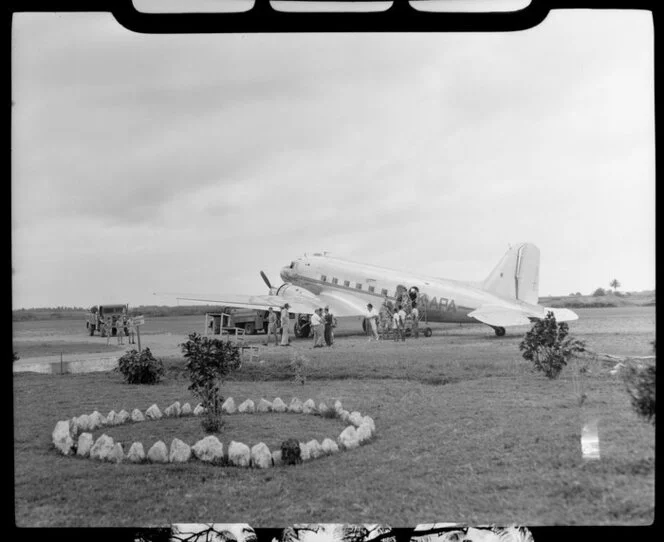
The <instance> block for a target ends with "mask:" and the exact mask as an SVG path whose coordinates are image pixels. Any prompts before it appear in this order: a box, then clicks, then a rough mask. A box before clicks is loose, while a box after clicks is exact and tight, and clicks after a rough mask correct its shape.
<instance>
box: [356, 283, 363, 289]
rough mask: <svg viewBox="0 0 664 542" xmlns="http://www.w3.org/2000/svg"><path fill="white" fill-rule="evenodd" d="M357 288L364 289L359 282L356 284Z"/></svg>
mask: <svg viewBox="0 0 664 542" xmlns="http://www.w3.org/2000/svg"><path fill="white" fill-rule="evenodd" d="M355 288H357V289H358V290H361V289H362V285H361V284H360V283H359V282H356V283H355Z"/></svg>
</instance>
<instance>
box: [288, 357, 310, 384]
mask: <svg viewBox="0 0 664 542" xmlns="http://www.w3.org/2000/svg"><path fill="white" fill-rule="evenodd" d="M308 363H309V359H308V358H307V357H305V356H303V355H302V354H301V353H300V352H298V351H296V350H293V353H292V355H291V360H290V363H289V367H290V370H291V371H292V373H293V381H294V382H299V383H300V384H302V385H303V386H304V383H305V382H306V381H307V375H306V366H307V364H308Z"/></svg>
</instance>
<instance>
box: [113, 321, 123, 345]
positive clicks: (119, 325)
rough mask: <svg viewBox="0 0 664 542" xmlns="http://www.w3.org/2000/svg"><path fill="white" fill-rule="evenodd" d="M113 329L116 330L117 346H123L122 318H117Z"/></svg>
mask: <svg viewBox="0 0 664 542" xmlns="http://www.w3.org/2000/svg"><path fill="white" fill-rule="evenodd" d="M115 327H116V328H117V330H118V344H124V338H123V337H124V329H125V328H124V321H123V318H122V316H118V319H117V320H116V321H115Z"/></svg>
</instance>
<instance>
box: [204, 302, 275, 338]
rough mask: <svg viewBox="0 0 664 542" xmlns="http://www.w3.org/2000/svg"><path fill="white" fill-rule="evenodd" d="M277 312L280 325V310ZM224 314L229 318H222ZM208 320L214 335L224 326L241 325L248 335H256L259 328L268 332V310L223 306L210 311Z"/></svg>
mask: <svg viewBox="0 0 664 542" xmlns="http://www.w3.org/2000/svg"><path fill="white" fill-rule="evenodd" d="M275 313H276V315H277V326H278V325H279V311H275ZM222 315H228V318H222ZM207 322H208V326H210V328H211V331H210V333H211V334H212V335H218V334H219V333H220V330H221V328H222V327H239V328H242V329H244V332H245V333H246V334H247V335H255V334H256V333H257V332H258V331H259V330H262V331H264V332H265V333H267V324H268V311H265V310H256V309H240V308H231V307H222V308H221V312H215V313H208V314H207Z"/></svg>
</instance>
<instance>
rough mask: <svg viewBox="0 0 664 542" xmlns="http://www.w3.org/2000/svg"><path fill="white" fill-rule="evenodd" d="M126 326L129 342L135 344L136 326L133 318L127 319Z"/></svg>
mask: <svg viewBox="0 0 664 542" xmlns="http://www.w3.org/2000/svg"><path fill="white" fill-rule="evenodd" d="M127 326H128V328H129V344H136V340H135V339H136V326H135V325H134V319H133V318H129V320H127Z"/></svg>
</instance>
